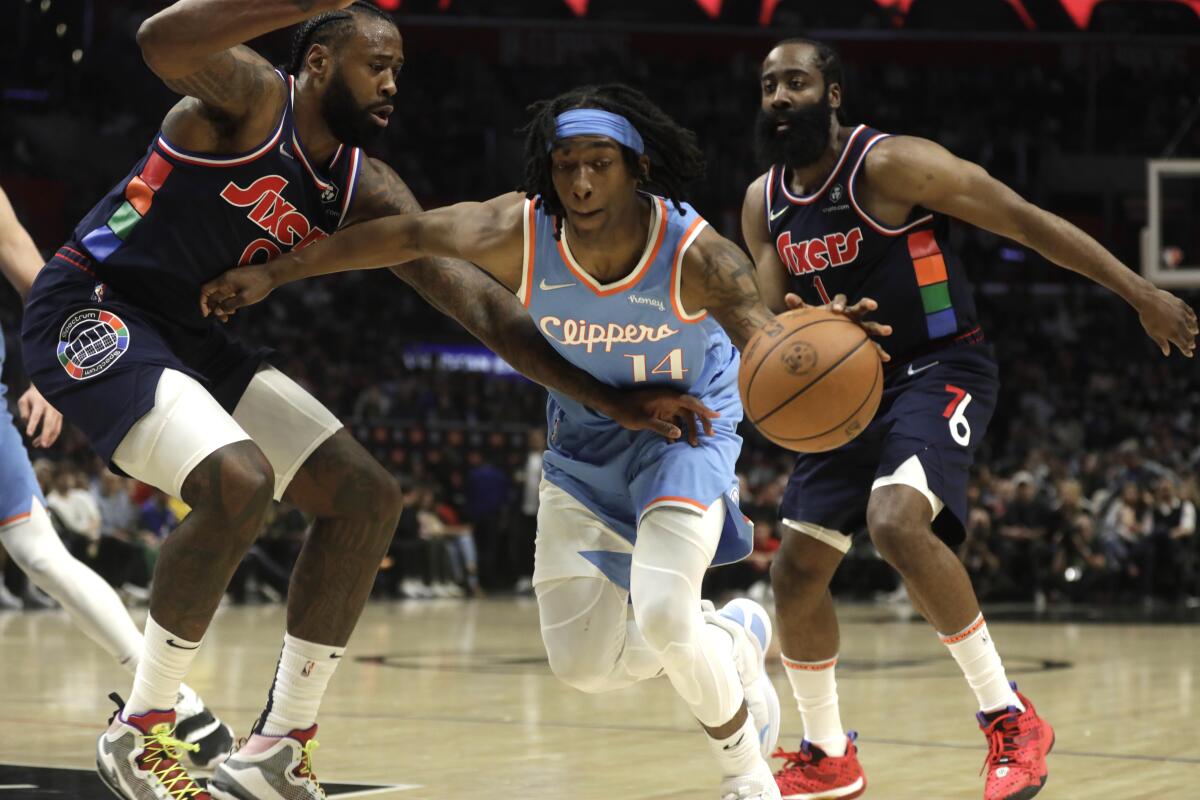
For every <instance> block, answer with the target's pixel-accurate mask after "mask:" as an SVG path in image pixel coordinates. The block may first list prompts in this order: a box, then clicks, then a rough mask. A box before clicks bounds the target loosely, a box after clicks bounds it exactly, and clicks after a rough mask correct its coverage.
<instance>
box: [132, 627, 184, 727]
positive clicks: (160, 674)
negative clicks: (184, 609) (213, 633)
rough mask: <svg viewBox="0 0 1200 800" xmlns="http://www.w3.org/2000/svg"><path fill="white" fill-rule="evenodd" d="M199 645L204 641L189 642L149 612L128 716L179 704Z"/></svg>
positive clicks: (134, 677)
mask: <svg viewBox="0 0 1200 800" xmlns="http://www.w3.org/2000/svg"><path fill="white" fill-rule="evenodd" d="M199 649H200V642H189V641H188V640H186V639H184V638H183V637H181V636H177V635H175V634H173V633H171V632H170V631H169V630H167V629H166V628H164V627H162V626H161V625H159V624H158V623H157V622H155V621H154V617H150V616H147V617H146V630H145V631H143V632H142V657H141V659H140V660H139V661H138V665H137V671H136V672H135V673H134V676H133V691H132V692H130V694H129V702H127V703H126V704H125V718H126V719H128V718H129V717H130V716H131V715H134V714H145V713H146V712H147V711H167V710H170V709H173V708H175V703H176V702H177V701H178V699H179V684H181V683H182V682H183V676H184V675H186V674H187V671H188V668H189V667H190V666H191V665H192V660H193V659H194V658H195V657H196V652H197V651H198V650H199Z"/></svg>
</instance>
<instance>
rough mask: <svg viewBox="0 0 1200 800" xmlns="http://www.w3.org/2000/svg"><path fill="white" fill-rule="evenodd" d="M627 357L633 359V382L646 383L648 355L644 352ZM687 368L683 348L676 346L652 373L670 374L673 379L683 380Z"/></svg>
mask: <svg viewBox="0 0 1200 800" xmlns="http://www.w3.org/2000/svg"><path fill="white" fill-rule="evenodd" d="M625 357H626V358H628V359H631V360H632V361H633V382H634V383H644V382H645V381H646V380H647V376H646V356H645V355H643V354H639V355H629V354H628V353H626V354H625ZM685 373H687V370H686V369H684V368H683V348H682V347H676V348H675V349H674V350H672V351H671V352H669V353H667V355H666V356H665V357H664V358H663V360H662V361H660V362H658V364H656V365H655V367H654V369H652V370H650V374H651V375H670V376H671V380H673V381H681V380H683V376H684V374H685Z"/></svg>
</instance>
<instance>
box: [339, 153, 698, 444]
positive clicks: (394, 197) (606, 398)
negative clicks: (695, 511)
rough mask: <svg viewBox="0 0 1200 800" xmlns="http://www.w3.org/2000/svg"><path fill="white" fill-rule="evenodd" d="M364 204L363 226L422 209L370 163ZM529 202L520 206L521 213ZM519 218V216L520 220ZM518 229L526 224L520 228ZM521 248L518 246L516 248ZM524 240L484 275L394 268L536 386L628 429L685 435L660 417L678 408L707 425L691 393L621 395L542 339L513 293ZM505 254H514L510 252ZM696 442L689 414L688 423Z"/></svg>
mask: <svg viewBox="0 0 1200 800" xmlns="http://www.w3.org/2000/svg"><path fill="white" fill-rule="evenodd" d="M358 192H359V193H360V194H359V196H358V198H359V199H358V200H356V201H355V211H354V212H353V214H352V217H351V219H352V220H353V221H359V220H363V219H368V218H371V217H377V216H383V215H386V214H412V213H416V212H420V211H421V205H420V203H418V202H417V199H416V198H415V197H413V194H412V192H411V191H410V190H409V188H408V186H407V185H405V183H404V181H403V180H401V179H400V176H399V175H397V174H396V173H395V171H394V170H393V169H392V168H391V167H389V166H387V165H386V164H384V163H382V162H380V161H377V160H376V159H368V160H367V161H366V162H364V164H363V174H362V177H360V178H359V185H358ZM523 207H524V204H523V203H519V202H517V203H514V208H515V209H516V210H517V211H518V213H520V212H523ZM518 219H519V217H518ZM516 224H517V226H518V229H519V225H520V223H519V222H517V223H516ZM514 244H515V245H516V246H515V247H514V246H513V245H514ZM523 249H524V241H523V237H521V238H518V239H515V240H512V241H510V242H509V243H508V245H507V246H502V249H501V250H500V251H499V252H492V253H489V254H488V255H490V256H491V258H489V259H488V262H489V263H488V271H489V272H490V273H491V275H488V274H487V273H485V272H484V271H483V270H482V269H480V268H478V267H476V266H475V265H474V264H469V263H467V262H466V261H461V260H459V259H455V258H424V259H421V260H419V261H412V262H409V263H407V264H404V265H402V266H394V267H391V270H392V272H393V273H395V275H396V277H398V278H400V280H402V281H404V282H405V283H407V284H408V285H409V286H411V287H412V288H413V289H415V290H416V292H417V293H418V294H419V295H421V297H423V298H424V299H425V300H426V301H427V302H428V303H429V304H430V305H431V306H433V307H434V308H436V309H437V310H438V311H441V312H442V313H443V314H445V315H446V316H448V317H451V318H453V319H454V320H456V321H457V322H458V324H460V325H462V326H463V327H464V328H466V329H467V331H468V332H469V333H470V334H471V335H472V336H474V337H475V338H477V339H479V341H481V342H483V343H484V344H485V345H487V346H488V347H489V348H491V349H492V350H493V351H494V352H496V353H497V354H499V355H500V357H501V358H503V359H504V360H505V361H507V362H508V363H509V364H510V365H512V368H513V369H515V370H517V371H518V372H520V373H521V374H522V375H524V376H526V377H527V378H529V379H530V380H532V381H536V382H537V383H540V384H541V385H543V386H545V387H547V388H550V389H554V390H555V391H558V392H562V393H563V394H565V395H567V396H569V397H573V398H575V399H576V400H578V401H579V402H581V403H583V404H585V405H588V406H591V407H592V408H594V409H596V410H597V411H599V412H600V413H601V414H604V415H606V416H608V417H610V418H612V419H614V420H616V421H617V422H619V423H620V424H622V425H624V426H625V427H627V428H633V429H642V428H650V429H653V430H656V431H657V432H658V433H661V434H663V435H665V436H668V437H670V438H675V437H677V436H679V435H680V432H679V430H678V429H677V428H675V426H674V425H672V424H670V423H669V422H667V421H666V419H660V418H658V416H657V414H659V413H663V414H664V415H668V414H669V416H667V419H669V418H670V417H671V416H675V414H676V411H678V408H676V406H678V407H682V408H683V409H684V410H687V411H690V412H692V413H693V414H696V415H697V416H698V417H699V418H700V420H701V422H702V423H704V424H705V426H707V424H708V420H707V416H708V415H707V414H705V413H703V411H707V409H704V408H703V406H702V405H700V403H699V401H694V400H693V399H692V398H688V397H687V396H686V395H682V396H676V395H673V394H661V393H641V394H638V393H621V392H618V391H616V390H615V389H613V388H612V387H610V386H608V385H606V384H603V383H601V382H600V381H598V380H596V379H595V378H593V377H592V376H591V375H589V374H588V373H586V372H584V371H583V370H581V369H578V368H576V367H574V366H572V365H571V364H569V363H567V361H566V360H564V359H563V358H562V357H561V356H560V355H559V354H558V353H557V352H555V350H554V348H553V347H551V346H550V343H549V342H547V341H546V337H544V336H542V335H541V334H540V333H539V332H538V330H537V328H536V327H534V323H533V319H532V318H531V317H530V316H529V312H528V311H526V310H525V308H524V306H522V305H521V303H520V302H518V301H517V298H516V296H515V295H514V294H513V292H514V291H516V290H517V288H518V287H519V286H520V282H521V266H522V265H521V257H522V252H523ZM505 250H507V251H509V252H504V251H505ZM684 422H685V427H686V428H687V429H688V435H689V438H690V439H691V440H692V441H693V442H694V441H695V435H696V434H695V425H694V423H693V421H692V418H691V417H690V415H689V416H688V417H687V418H686V419H685V420H684Z"/></svg>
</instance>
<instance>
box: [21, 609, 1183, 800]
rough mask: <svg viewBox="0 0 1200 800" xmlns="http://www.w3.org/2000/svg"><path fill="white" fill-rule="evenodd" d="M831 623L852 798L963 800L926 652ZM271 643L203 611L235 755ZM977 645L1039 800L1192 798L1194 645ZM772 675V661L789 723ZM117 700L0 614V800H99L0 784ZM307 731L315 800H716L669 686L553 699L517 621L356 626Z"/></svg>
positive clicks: (1110, 633)
mask: <svg viewBox="0 0 1200 800" xmlns="http://www.w3.org/2000/svg"><path fill="white" fill-rule="evenodd" d="M841 615H842V618H843V628H842V642H843V644H842V659H843V660H842V665H841V666H840V667H839V672H838V677H839V684H840V688H841V693H842V704H843V705H842V708H843V719H844V721H845V722H846V724H847V725H848V726H850V727H854V728H857V729H858V730H859V731H860V732H861V738H860V740H859V743H860V746H861V756H862V761H863V764H864V766H865V767H866V769H867V773H868V780H869V788H868V791H867V794H866V797H868V798H876V799H879V800H923V799H924V798H979V797H981V796H982V778H980V777H979V776H978V774H977V773H978V772H979V767H980V764H981V763H982V761H983V757H984V742H983V738H982V736H981V735H980V734H979V732H978V730H977V728H976V727H975V722H974V719H973V712H974V704H973V698H972V696H971V694H970V692H969V690H968V689H967V687H966V685H965V684H964V682H963V680H962V678H961V676H960V674H959V673H958V671H957V667H956V666H955V665H954V663H953V661H952V660H951V659H950V658H949V656H948V655H947V654H946V652H945V650H944V648H942V647H941V645H940V644H939V643H938V642H937V640H936V639H935V638H934V637H933V635H932V634H931V633H930V631H929V630H928V629H927V627H926V626H925V625H924V623H917V622H907V621H903V620H901V619H899V618H898V617H896V616H895V615H894V614H893V613H892V612H890V611H888V610H887V609H881V608H873V607H850V608H845V609H843V610H842V611H841ZM282 625H283V609H282V608H279V607H259V608H236V609H223V610H222V611H221V612H220V615H219V617H218V619H217V621H216V623H215V624H214V626H213V628H212V630H211V631H210V633H209V636H208V639H207V641H206V646H205V648H204V650H203V651H202V652H201V653H200V655H199V657H198V658H197V661H196V664H195V668H194V670H193V674H192V675H191V676H190V677H189V681H190V682H191V683H192V685H193V686H195V687H196V688H197V689H198V690H199V691H200V692H201V693H202V694H203V695H204V697H205V698H206V699H207V700H208V701H209V703H210V704H211V706H212V707H213V708H214V710H216V712H217V713H218V714H220V715H221V716H223V717H224V718H226V719H227V720H229V721H230V722H231V723H232V724H233V725H234V727H235V728H236V729H237V731H238V733H239V734H243V733H244V732H245V730H246V728H247V727H248V726H249V724H250V723H251V722H252V721H253V719H254V717H255V716H256V715H257V713H258V711H259V709H260V708H261V704H262V701H263V698H264V695H265V692H266V690H267V687H268V685H269V683H270V680H271V675H272V671H273V667H274V663H275V658H276V655H277V652H278V648H279V638H280V632H281V630H282ZM991 629H992V632H993V634H994V635H995V637H996V640H997V641H998V643H999V645H1000V648H1001V653H1002V654H1003V655H1004V657H1005V661H1006V664H1007V666H1008V668H1009V675H1010V676H1012V677H1013V678H1014V679H1016V680H1018V681H1020V684H1021V688H1022V690H1023V691H1025V692H1026V693H1027V694H1028V695H1029V696H1030V697H1031V698H1032V699H1033V701H1034V702H1035V703H1037V704H1038V706H1039V708H1040V709H1042V711H1043V712H1044V714H1045V715H1046V716H1047V717H1048V718H1049V719H1050V720H1051V721H1052V723H1053V724H1054V726H1055V728H1056V730H1057V735H1058V743H1057V746H1056V748H1055V752H1054V754H1053V755H1052V756H1051V760H1050V780H1049V783H1048V784H1047V786H1046V788H1045V789H1044V790H1043V792H1042V794H1041V795H1040V798H1046V800H1053V799H1054V798H1121V799H1122V800H1140V799H1141V798H1156V799H1157V798H1196V797H1200V722H1198V721H1197V720H1198V719H1200V626H1197V625H1147V624H1128V625H1100V624H1045V623H1044V624H1016V623H1003V622H996V623H994V624H992V625H991ZM780 669H781V668H780V667H779V665H778V663H777V662H775V661H774V660H772V663H771V670H772V674H773V677H774V680H775V685H776V687H777V688H778V689H779V692H780V695H781V697H782V698H783V699H784V701H785V702H784V705H785V709H791V708H792V704H791V703H790V691H789V688H788V685H787V680H786V678H785V677H784V676H783V675H782V674H781V671H780ZM128 688H129V680H128V678H127V676H126V675H125V674H124V673H123V672H122V671H121V670H120V669H119V668H118V667H116V666H115V665H114V664H113V663H112V662H111V660H109V659H108V658H107V657H106V656H105V654H103V653H102V652H101V651H100V650H99V649H98V648H97V647H95V646H93V645H92V644H91V643H90V642H89V641H87V640H86V639H84V638H83V637H82V635H81V634H79V633H77V632H76V631H75V629H74V628H72V627H71V626H70V624H69V623H68V622H67V619H66V616H65V615H64V614H62V613H61V612H42V613H26V614H21V613H17V614H14V613H6V614H0V762H2V763H3V765H9V766H0V800H36V799H38V798H72V797H80V798H89V799H90V798H93V797H95V798H103V797H107V796H108V795H107V794H105V793H104V792H103V791H102V790H100V789H99V784H96V783H91V782H90V781H91V776H90V774H89V773H88V772H86V771H79V772H70V771H58V772H55V771H50V770H45V769H20V768H17V767H14V766H11V765H36V766H37V767H68V768H82V769H83V770H86V769H88V768H90V765H91V763H92V752H93V747H94V742H95V737H96V736H97V734H98V733H99V731H100V730H101V729H102V728H103V727H104V724H105V720H106V719H107V718H108V716H109V714H110V711H111V706H110V704H109V701H108V700H107V699H106V695H107V694H108V693H109V692H110V691H119V692H121V693H125V692H127V691H128ZM785 713H786V715H785V719H784V739H783V743H784V744H786V745H788V746H789V747H794V746H795V745H796V744H797V740H798V738H799V733H800V727H799V717H798V714H797V713H795V712H794V711H793V710H789V711H786V712H785ZM321 723H322V726H321V733H320V737H319V738H320V740H321V744H322V747H321V749H320V751H319V752H318V754H317V758H316V767H317V771H318V774H319V775H321V777H322V779H323V780H324V781H326V782H329V783H345V784H367V786H343V787H339V788H337V789H335V790H334V791H331V798H335V797H349V796H365V795H367V794H370V795H371V796H373V797H379V798H395V799H396V800H425V799H427V800H434V799H435V798H437V800H446V799H449V800H473V799H474V798H487V799H488V800H491V799H492V798H495V799H497V800H499V799H501V798H502V799H504V800H509V799H512V800H517V799H520V800H551V799H553V800H558V798H563V799H564V800H683V798H689V800H690V799H691V798H699V799H700V800H713V798H715V796H716V793H715V781H716V774H715V771H714V769H713V767H712V766H711V763H710V761H709V758H708V755H707V747H706V745H705V744H704V742H703V741H702V738H701V734H700V732H699V731H698V730H697V729H696V726H695V725H694V723H693V722H692V721H691V720H690V718H689V716H688V714H687V712H686V710H685V709H684V706H683V705H682V702H681V701H679V700H678V699H677V698H676V697H675V696H674V694H673V692H672V691H671V687H670V685H669V684H668V682H667V681H666V680H663V679H660V680H656V681H651V682H648V683H645V684H642V685H640V686H637V687H634V688H633V689H630V690H627V691H624V692H619V693H615V694H610V695H600V696H595V695H585V694H581V693H579V692H576V691H573V690H571V689H569V688H567V687H565V686H562V685H560V684H559V683H558V682H557V681H556V680H555V679H554V677H553V676H552V675H551V674H550V672H549V669H548V668H547V666H546V663H545V660H544V656H543V652H542V649H541V644H540V640H539V637H538V628H537V611H536V607H535V606H534V604H533V603H532V602H531V601H528V600H511V599H498V600H488V601H480V602H463V601H423V602H406V603H389V604H375V605H372V606H371V607H369V608H368V609H367V612H366V614H365V615H364V617H363V620H362V622H361V623H360V625H359V628H358V631H357V633H356V634H355V637H354V639H353V640H352V641H351V650H350V653H349V654H348V656H347V659H346V662H345V663H344V664H343V665H342V666H341V667H340V668H339V671H338V673H337V675H336V676H335V677H334V679H333V682H332V684H331V687H330V692H329V694H328V696H327V697H326V700H325V703H324V705H323V707H322V713H321ZM64 776H65V777H64ZM72 780H74V781H75V783H72ZM35 786H36V787H41V788H36V789H35V788H32V787H35ZM388 786H396V787H397V788H393V789H388V788H374V789H373V788H371V787H388ZM6 787H7V788H6ZM21 787H26V788H21ZM53 787H58V788H57V789H54V788H53ZM72 787H74V788H72Z"/></svg>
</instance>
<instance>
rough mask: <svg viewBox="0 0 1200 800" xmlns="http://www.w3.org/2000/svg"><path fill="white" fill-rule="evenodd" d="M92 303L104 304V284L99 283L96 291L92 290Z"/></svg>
mask: <svg viewBox="0 0 1200 800" xmlns="http://www.w3.org/2000/svg"><path fill="white" fill-rule="evenodd" d="M92 302H93V303H103V302H104V284H103V283H97V284H96V287H95V288H94V289H92Z"/></svg>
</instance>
